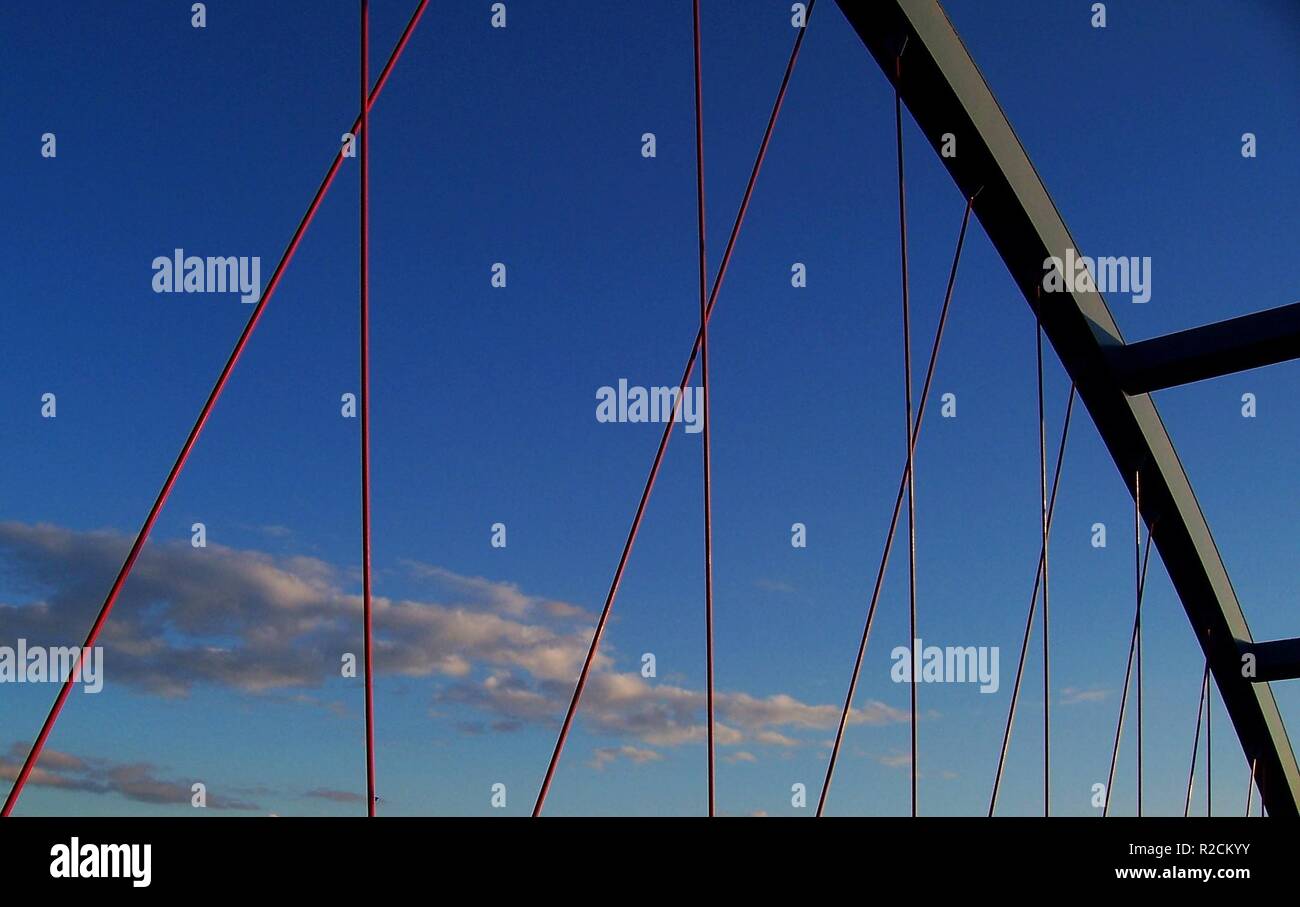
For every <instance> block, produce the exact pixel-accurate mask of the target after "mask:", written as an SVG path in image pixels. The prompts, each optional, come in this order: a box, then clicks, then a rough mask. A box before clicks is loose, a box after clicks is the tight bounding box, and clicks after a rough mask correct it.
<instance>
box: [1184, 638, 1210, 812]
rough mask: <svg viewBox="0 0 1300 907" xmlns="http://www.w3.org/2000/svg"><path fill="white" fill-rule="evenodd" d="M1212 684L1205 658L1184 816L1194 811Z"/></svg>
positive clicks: (1197, 702)
mask: <svg viewBox="0 0 1300 907" xmlns="http://www.w3.org/2000/svg"><path fill="white" fill-rule="evenodd" d="M1209 686H1210V660H1209V659H1208V658H1207V659H1206V660H1205V673H1204V674H1202V675H1201V694H1200V696H1198V697H1197V698H1196V735H1195V736H1194V737H1192V768H1191V771H1189V772H1188V773H1187V799H1186V800H1184V801H1183V818H1184V819H1186V818H1187V817H1188V816H1189V815H1191V812H1192V785H1193V783H1194V782H1195V781H1196V749H1197V747H1198V746H1199V744H1200V742H1201V717H1202V716H1203V715H1204V713H1205V700H1206V691H1207V690H1208V689H1209Z"/></svg>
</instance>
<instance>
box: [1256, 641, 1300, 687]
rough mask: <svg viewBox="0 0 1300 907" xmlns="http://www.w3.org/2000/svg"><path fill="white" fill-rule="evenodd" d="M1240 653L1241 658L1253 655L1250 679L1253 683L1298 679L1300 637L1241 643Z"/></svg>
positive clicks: (1299, 673) (1299, 674) (1299, 677)
mask: <svg viewBox="0 0 1300 907" xmlns="http://www.w3.org/2000/svg"><path fill="white" fill-rule="evenodd" d="M1241 655H1242V658H1243V659H1244V658H1245V657H1246V656H1247V655H1252V656H1254V662H1255V663H1254V665H1253V667H1254V676H1253V677H1251V678H1250V679H1251V680H1253V681H1255V683H1266V682H1268V681H1270V680H1296V679H1300V639H1274V640H1270V641H1268V642H1250V643H1242V644H1241ZM1243 672H1244V668H1243Z"/></svg>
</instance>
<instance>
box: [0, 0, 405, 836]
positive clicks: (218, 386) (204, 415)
mask: <svg viewBox="0 0 1300 907" xmlns="http://www.w3.org/2000/svg"><path fill="white" fill-rule="evenodd" d="M428 4H429V0H420V5H419V6H418V7H416V10H415V12H414V13H413V14H412V15H411V18H410V20H409V21H408V22H407V23H406V28H405V29H404V30H403V32H402V36H401V37H400V38H399V39H398V42H397V45H396V47H394V48H393V52H392V54H391V55H390V56H389V58H388V62H387V63H386V64H385V65H384V68H383V71H381V72H380V74H379V79H378V81H376V83H375V87H374V89H373V90H372V91H371V92H370V96H369V98H368V100H367V101H366V102H365V106H364V108H363V112H364V111H368V110H369V109H370V108H371V107H373V106H374V104H375V101H376V100H377V99H378V97H379V95H380V93H381V92H382V91H383V88H384V85H385V84H386V83H387V82H388V76H389V73H390V72H391V71H392V68H393V66H394V64H396V62H397V60H398V58H399V57H400V56H401V55H402V52H403V51H404V50H405V49H406V44H407V42H408V41H409V40H410V37H411V33H412V32H413V31H414V30H415V26H416V25H417V24H418V23H419V21H420V17H421V16H423V15H424V10H425V8H426V7H427V6H428ZM362 119H363V115H362V114H361V113H359V114H357V118H356V120H355V121H354V122H353V124H352V134H353V135H354V136H355V135H357V134H358V132H359V131H360V130H361V127H362ZM342 164H343V149H342V148H340V149H339V151H337V152H335V154H334V160H333V163H331V164H330V168H329V170H328V171H326V173H325V177H324V179H322V180H321V183H320V186H318V187H317V189H316V194H315V195H314V196H312V200H311V203H310V204H309V205H308V206H307V210H306V212H305V213H304V214H303V216H302V219H301V220H300V221H299V222H298V226H297V228H296V229H295V230H294V232H293V236H292V237H291V238H290V240H289V244H288V246H286V247H285V250H284V253H283V254H282V255H281V256H280V261H279V263H278V264H277V265H276V266H275V270H274V271H272V272H271V277H270V279H269V280H268V281H267V283H266V289H264V290H263V291H262V298H261V299H259V300H258V302H257V305H256V306H254V308H253V311H252V314H250V315H249V316H248V321H247V322H246V323H245V324H244V329H243V331H242V332H241V333H240V335H239V339H238V340H237V341H236V342H235V346H234V349H232V350H231V353H230V357H229V358H228V359H227V360H226V364H225V366H224V367H223V368H222V370H221V374H220V375H218V377H217V381H216V383H215V384H214V385H213V387H212V390H211V392H210V393H209V394H208V398H207V401H206V402H205V403H204V404H203V408H202V409H201V410H200V411H199V415H198V418H197V419H195V421H194V425H193V427H192V428H191V429H190V433H189V435H188V436H187V437H186V439H185V443H184V445H182V447H181V450H180V453H179V454H177V456H176V460H175V462H174V463H173V464H172V467H171V470H170V471H169V472H168V473H167V478H166V480H165V481H164V482H163V485H162V488H161V490H159V492H158V496H157V497H156V498H155V499H154V502H153V506H152V507H150V508H149V514H148V516H147V517H145V521H144V523H143V525H141V527H140V530H139V532H137V533H136V537H135V542H134V543H132V545H131V550H130V551H129V552H128V553H127V556H126V560H125V561H123V562H122V567H121V569H120V570H119V571H118V574H117V578H116V579H114V580H113V585H112V587H111V588H110V589H109V590H108V595H107V596H106V597H105V598H104V603H103V605H101V606H100V609H99V613H98V614H97V615H96V617H95V621H94V623H93V624H91V627H90V631H89V632H88V633H87V634H86V640H85V642H84V643H82V646H81V655H80V657H79V658H78V660H77V664H76V666H75V667H74V669H73V670H72V671H69V672H68V676H67V678H66V679H65V680H64V682H63V686H62V687H61V688H60V690H59V695H58V696H57V697H56V698H55V700H54V705H53V706H51V707H50V711H49V714H48V715H46V717H45V722H44V724H42V725H41V730H40V733H39V734H38V735H37V737H36V740H35V742H33V743H32V748H31V750H30V751H29V752H28V753H27V758H26V759H25V760H24V761H23V767H22V768H21V769H20V770H19V772H18V775H17V777H16V778H14V783H13V786H12V787H11V788H10V790H9V796H8V797H7V798H6V799H5V803H4V808H3V809H2V810H0V816H8V815H9V814H10V813H11V812H13V808H14V806H15V804H17V802H18V798H19V797H20V796H21V795H22V792H23V788H24V787H25V786H26V784H27V780H28V778H30V777H31V774H32V770H33V769H34V768H35V767H36V762H37V760H39V759H40V757H41V752H42V750H44V749H45V742H46V741H47V740H48V739H49V736H50V732H51V731H52V730H53V729H54V724H55V722H56V721H58V718H59V714H60V713H61V712H62V711H63V706H64V704H65V703H66V702H67V701H68V694H69V693H71V692H72V684H73V683H74V681H75V678H77V677H79V676H80V674H81V669H82V668H83V667H84V664H85V658H86V654H87V653H88V652H90V650H91V649H92V648H94V645H95V642H96V640H98V639H99V634H100V632H101V631H102V630H103V629H104V624H105V623H106V622H107V621H108V617H109V615H110V614H111V613H112V611H113V606H114V604H115V603H116V602H117V597H118V595H119V594H120V593H121V591H122V587H123V586H124V585H125V584H126V580H127V577H129V576H130V575H131V571H132V569H133V568H134V567H135V563H136V560H137V559H138V558H139V557H140V552H141V550H143V548H144V545H145V542H146V541H147V540H148V538H149V534H150V533H151V532H152V531H153V527H154V523H156V522H157V521H158V515H159V514H160V513H161V512H162V509H163V505H164V504H165V503H166V502H167V498H168V497H169V496H170V495H171V492H172V488H173V487H174V486H175V484H176V480H177V479H178V478H179V477H180V474H181V470H183V469H184V468H185V462H186V461H187V460H188V459H189V456H190V452H191V451H192V450H193V449H194V445H195V444H196V443H197V442H198V439H199V435H200V434H201V433H202V432H203V426H204V425H206V424H207V421H208V417H209V416H210V415H211V414H212V409H213V407H214V406H216V403H217V399H218V398H219V397H220V396H221V392H222V391H223V390H225V387H226V382H227V381H228V380H229V379H230V373H231V372H232V371H234V368H235V363H236V362H238V361H239V357H240V355H241V354H242V353H243V352H244V347H246V346H247V345H248V339H249V337H251V336H252V334H253V330H254V328H256V327H257V324H258V322H259V321H260V320H261V317H262V313H263V312H264V311H265V310H266V304H267V303H268V302H269V301H270V299H271V297H272V296H273V295H275V290H276V288H277V287H278V286H279V285H280V278H281V277H283V276H284V272H285V269H286V268H287V267H288V266H289V262H290V261H292V260H293V256H294V253H295V252H297V251H298V245H299V244H300V243H301V242H302V238H303V235H304V234H305V233H306V232H307V227H308V226H309V225H310V224H311V222H312V219H313V218H315V216H316V212H317V210H319V208H320V205H321V202H322V201H323V200H324V198H325V194H326V193H327V192H328V191H329V188H330V185H331V184H332V183H333V182H334V177H335V176H336V175H337V174H338V172H339V168H340V167H341V166H342Z"/></svg>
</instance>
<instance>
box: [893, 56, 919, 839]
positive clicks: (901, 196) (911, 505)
mask: <svg viewBox="0 0 1300 907" xmlns="http://www.w3.org/2000/svg"><path fill="white" fill-rule="evenodd" d="M900 53H901V52H900ZM902 81H903V61H902V57H901V56H898V57H895V58H894V125H895V128H896V135H897V138H898V142H897V145H898V235H899V242H900V245H901V249H902V265H903V384H904V385H905V388H904V396H905V397H906V401H907V402H906V408H907V425H906V429H907V541H908V544H907V589H908V633H909V636H908V650H909V651H911V649H912V648H913V647H914V646H915V645H916V468H915V462H914V449H915V447H916V444H915V436H914V435H913V433H912V326H911V318H910V309H911V306H910V305H909V300H908V294H907V190H906V188H905V183H904V181H903V99H902V95H901V94H900V84H901V83H902ZM912 655H913V660H912V663H913V665H915V664H916V663H917V661H916V658H915V655H916V653H915V652H913V653H912ZM913 670H915V668H913ZM911 681H912V682H911V683H910V684H909V686H910V687H911V694H912V817H913V818H915V817H916V756H917V752H916V749H917V747H916V709H917V704H916V694H917V687H918V684H917V679H916V678H915V677H912V678H911Z"/></svg>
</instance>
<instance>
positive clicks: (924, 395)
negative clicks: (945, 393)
mask: <svg viewBox="0 0 1300 907" xmlns="http://www.w3.org/2000/svg"><path fill="white" fill-rule="evenodd" d="M976 195H979V192H978V191H976V192H975V194H974V195H971V196H970V197H968V198H967V199H966V210H965V212H964V213H963V214H962V218H961V230H960V231H959V232H958V233H957V250H956V252H954V253H953V258H952V270H950V271H949V272H948V288H947V290H946V291H945V292H944V296H943V307H942V308H941V309H940V310H939V325H938V327H937V328H936V329H935V332H934V344H933V345H932V346H931V348H930V362H929V364H928V365H927V366H926V369H925V381H924V382H923V383H922V385H921V397H920V401H919V402H918V404H917V410H916V426H915V428H914V429H913V431H912V446H913V449H915V446H916V441H917V438H918V437H920V432H921V420H922V419H923V418H924V417H925V404H926V401H927V400H928V399H929V397H930V384H931V382H932V380H933V379H934V371H935V366H936V364H937V363H938V361H939V344H940V341H942V340H943V329H944V325H946V324H947V322H948V309H949V307H950V305H951V304H952V291H953V287H954V285H955V284H956V282H957V265H958V263H959V262H960V261H961V250H962V246H963V245H964V244H965V241H966V227H967V226H968V225H969V223H970V215H971V208H972V206H973V205H974V204H975V196H976ZM907 480H908V464H907V463H906V462H904V465H903V473H902V476H901V477H900V478H899V480H898V494H897V496H896V497H895V498H894V512H893V515H892V516H891V517H890V519H889V531H888V532H887V533H886V534H885V546H884V550H883V551H882V552H881V555H880V567H879V568H878V569H877V571H876V585H875V588H874V589H873V590H872V592H871V604H870V605H869V606H868V607H867V622H866V626H865V627H864V628H863V630H862V641H861V642H860V643H859V644H858V656H857V659H856V660H855V661H854V662H853V674H852V676H851V677H850V678H849V690H848V693H847V694H846V695H845V697H844V708H843V709H841V711H840V722H839V726H838V727H837V729H836V731H835V743H834V744H833V745H832V746H831V755H830V760H829V761H828V762H827V765H826V777H825V778H824V779H823V781H822V792H821V796H820V797H819V798H818V800H817V815H818V816H819V817H820V816H821V815H822V814H823V813H824V812H825V809H826V797H827V794H828V793H829V792H830V788H831V778H832V777H833V776H834V774H835V765H836V762H837V760H838V759H839V754H840V745H841V744H842V743H843V742H844V729H845V726H846V725H847V724H848V720H849V711H850V709H851V708H852V706H853V695H854V693H855V692H856V691H857V688H858V677H859V676H860V675H861V673H862V661H863V658H864V657H865V656H866V652H867V641H868V640H869V639H870V638H871V625H872V623H873V621H874V620H875V616H876V604H877V603H878V602H879V601H880V590H881V587H882V585H883V583H884V579H885V567H886V566H887V565H888V563H889V553H890V551H891V550H892V549H893V546H894V535H895V533H896V531H897V529H898V518H899V515H900V513H901V512H902V509H903V492H904V490H905V489H906V487H907Z"/></svg>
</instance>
